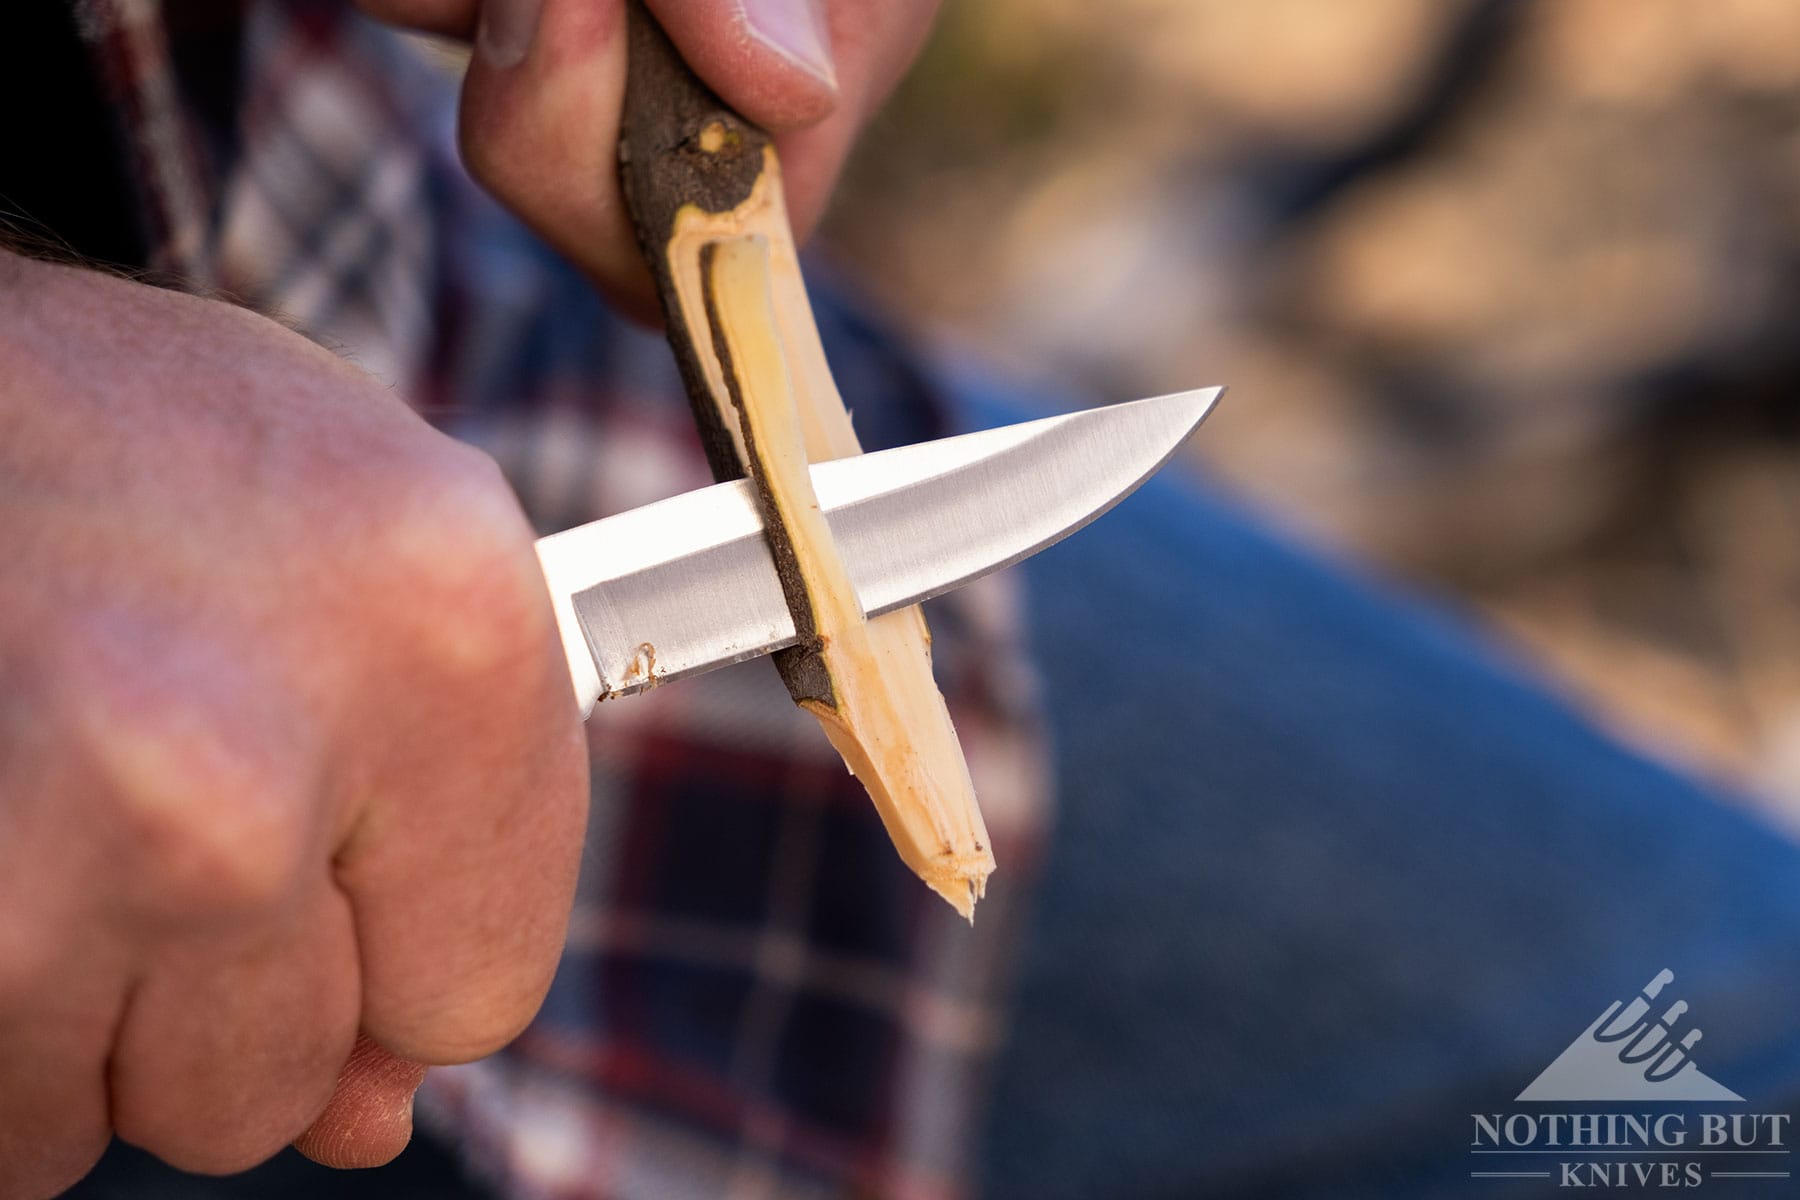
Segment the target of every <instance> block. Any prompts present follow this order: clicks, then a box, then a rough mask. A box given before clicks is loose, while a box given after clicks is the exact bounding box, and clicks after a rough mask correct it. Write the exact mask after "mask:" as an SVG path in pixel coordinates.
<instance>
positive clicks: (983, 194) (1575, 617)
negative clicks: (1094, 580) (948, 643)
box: [823, 0, 1800, 827]
mask: <svg viewBox="0 0 1800 1200" xmlns="http://www.w3.org/2000/svg"><path fill="white" fill-rule="evenodd" d="M823 241H824V242H825V245H826V248H827V253H828V254H829V255H830V256H832V257H835V258H836V259H837V260H838V261H839V262H840V263H842V264H843V266H844V267H845V269H846V270H847V271H849V272H850V273H851V274H853V275H854V276H855V277H856V278H857V280H858V282H859V283H860V284H862V285H863V286H865V287H867V288H870V289H872V290H873V291H874V293H875V295H876V296H877V297H878V298H879V299H880V300H881V301H882V302H883V303H884V304H885V305H886V306H887V307H888V308H889V309H890V310H891V311H892V312H894V313H896V314H898V315H900V316H901V318H902V319H903V320H905V321H906V322H908V323H910V324H911V325H912V326H913V328H914V329H915V331H916V332H918V333H919V334H920V335H921V336H922V337H925V338H928V339H932V340H935V341H939V342H944V343H949V344H950V345H952V346H958V345H962V346H967V345H976V344H978V345H980V346H981V347H982V349H983V351H984V353H990V354H992V353H996V352H997V353H999V354H1001V355H1002V356H1003V358H1005V359H1010V361H1011V365H1013V366H1014V367H1015V368H1023V369H1024V370H1026V371H1027V372H1030V373H1035V374H1039V375H1042V376H1046V377H1053V378H1058V379H1062V380H1066V381H1069V382H1072V383H1075V384H1077V385H1080V386H1083V387H1086V388H1089V389H1091V390H1092V392H1093V393H1094V395H1095V396H1096V397H1097V398H1104V399H1113V400H1116V399H1126V398H1130V397H1135V396H1139V395H1149V394H1152V393H1156V392H1162V391H1172V390H1177V389H1181V388H1187V387H1192V386H1198V385H1202V384H1210V383H1226V384H1229V385H1230V387H1231V395H1230V396H1229V397H1228V400H1227V402H1226V404H1225V405H1223V406H1222V407H1221V409H1220V411H1219V413H1218V415H1217V416H1216V417H1214V418H1213V420H1212V422H1211V423H1210V424H1209V425H1208V428H1207V432H1206V434H1205V436H1203V437H1201V438H1198V439H1196V442H1195V450H1194V453H1196V454H1197V455H1198V456H1199V457H1200V458H1201V459H1202V460H1203V463H1204V469H1205V471H1206V472H1207V473H1208V474H1209V475H1210V477H1211V478H1212V479H1213V480H1215V481H1216V482H1218V483H1219V484H1221V485H1222V486H1225V487H1228V488H1230V489H1232V490H1234V491H1236V492H1237V493H1239V494H1241V495H1243V496H1246V497H1248V498H1249V499H1250V500H1251V501H1252V502H1253V503H1254V504H1255V505H1256V506H1257V507H1258V508H1260V509H1261V510H1262V511H1264V512H1266V513H1271V514H1273V515H1274V516H1275V517H1276V518H1277V519H1278V520H1279V521H1281V522H1283V523H1284V524H1286V525H1287V526H1288V527H1289V528H1290V529H1291V530H1292V531H1294V532H1295V533H1296V534H1297V535H1298V536H1300V537H1303V538H1307V539H1310V540H1312V541H1313V542H1315V543H1316V544H1320V545H1324V546H1326V547H1335V548H1338V549H1340V550H1341V551H1342V552H1343V553H1345V554H1347V555H1350V556H1352V557H1355V558H1357V559H1359V560H1362V561H1365V562H1369V563H1372V564H1374V566H1375V569H1377V570H1379V571H1382V572H1384V573H1386V574H1389V575H1391V576H1397V577H1399V578H1401V579H1404V580H1406V581H1409V582H1410V583H1411V584H1412V585H1413V586H1415V587H1417V588H1420V589H1424V590H1426V591H1429V592H1431V593H1435V594H1437V595H1438V596H1440V597H1445V598H1448V599H1450V600H1451V601H1453V602H1454V603H1456V604H1458V605H1460V606H1462V607H1464V608H1465V609H1467V610H1471V611H1473V612H1474V613H1475V614H1477V616H1478V617H1479V618H1480V619H1481V620H1482V622H1483V623H1484V624H1486V625H1488V626H1490V627H1491V628H1492V629H1493V630H1494V631H1495V635H1494V636H1495V637H1496V638H1497V639H1500V640H1503V641H1504V642H1506V643H1507V644H1509V645H1510V646H1511V647H1513V648H1514V649H1516V650H1517V651H1519V652H1521V653H1522V654H1523V655H1524V656H1525V657H1526V658H1527V659H1528V660H1530V661H1531V662H1532V663H1534V664H1535V665H1536V667H1537V669H1538V670H1540V671H1541V672H1542V673H1543V674H1544V675H1546V676H1547V677H1548V678H1549V679H1550V680H1551V681H1552V682H1553V685H1554V686H1556V687H1558V688H1560V689H1561V690H1562V691H1564V692H1565V694H1567V695H1568V696H1570V697H1572V698H1573V699H1574V700H1575V701H1576V703H1578V704H1580V705H1582V706H1583V707H1585V708H1587V709H1588V710H1589V711H1590V712H1592V713H1593V714H1595V715H1596V716H1597V717H1598V718H1599V719H1600V720H1601V721H1602V722H1604V723H1606V724H1608V725H1610V726H1611V727H1612V728H1613V729H1615V730H1616V731H1617V732H1618V733H1620V734H1621V735H1623V736H1624V737H1626V738H1627V739H1629V740H1631V741H1633V742H1635V743H1636V744H1638V745H1639V746H1641V747H1642V748H1644V749H1646V750H1648V751H1649V752H1650V753H1652V754H1654V755H1656V756H1659V757H1661V758H1663V759H1665V760H1668V761H1671V762H1674V763H1676V764H1677V765H1680V766H1683V767H1685V768H1687V769H1690V770H1698V771H1700V772H1702V773H1704V774H1706V775H1709V776H1711V777H1713V778H1715V779H1720V780H1723V781H1725V782H1727V783H1729V784H1731V785H1733V786H1735V787H1737V788H1739V789H1741V790H1743V791H1744V792H1745V793H1746V794H1748V795H1750V796H1752V797H1753V798H1754V802H1756V803H1758V804H1761V805H1764V806H1766V807H1767V808H1769V809H1770V810H1771V811H1773V812H1775V813H1777V814H1779V815H1780V816H1782V817H1784V818H1785V819H1787V820H1789V821H1790V822H1792V823H1793V824H1794V825H1796V826H1797V827H1800V536H1797V535H1800V409H1797V408H1796V405H1795V395H1796V383H1797V382H1800V336H1796V335H1797V332H1800V323H1797V322H1796V320H1795V318H1794V316H1793V314H1794V313H1796V312H1800V4H1795V3H1793V2H1792V0H1708V3H1706V4H1696V3H1693V2H1692V0H1631V2H1629V3H1620V2H1618V0H1457V2H1450V0H1360V2H1359V3H1357V4H1354V5H1349V4H1343V3H1341V0H1260V2H1259V3H1256V4H1244V3H1240V2H1238V0H1112V2H1111V3H1108V4H1104V5H1100V4H1093V3H1091V2H1089V0H980V2H979V3H970V2H965V3H951V4H949V5H947V6H946V8H945V11H944V14H943V17H942V20H941V23H940V26H939V30H938V33H937V35H936V38H935V40H934V42H933V44H932V46H931V47H930V49H929V50H928V51H927V53H926V56H925V58H924V59H923V60H922V62H921V63H920V64H919V66H918V68H917V69H916V70H915V71H914V73H913V74H912V76H911V77H910V78H909V80H908V81H907V82H906V83H905V84H904V85H903V86H902V89H901V91H900V92H899V93H898V94H897V96H896V97H895V99H894V100H893V102H892V103H891V104H890V106H889V108H888V110H887V112H886V114H885V115H884V116H883V117H882V118H881V119H880V120H879V121H877V122H876V124H875V125H874V127H873V128H872V129H871V131H870V133H869V135H868V136H867V138H866V140H865V142H864V144H863V146H862V148H861V150H860V151H859V154H858V157H857V158H856V160H855V161H854V163H853V164H852V167H851V169H850V171H849V174H848V176H847V178H846V181H845V184H844V186H843V188H842V189H841V191H840V193H839V196H838V199H837V202H836V205H835V208H834V210H833V214H832V216H831V218H830V219H829V221H828V224H827V227H826V231H825V234H824V237H823Z"/></svg>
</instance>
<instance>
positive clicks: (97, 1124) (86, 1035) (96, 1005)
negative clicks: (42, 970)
mask: <svg viewBox="0 0 1800 1200" xmlns="http://www.w3.org/2000/svg"><path fill="white" fill-rule="evenodd" d="M88 969H91V964H81V963H69V964H66V965H65V967H64V970H65V971H66V975H65V976H64V977H65V978H69V979H72V980H80V979H82V978H83V975H81V974H78V972H79V971H82V970H88ZM89 978H91V977H89ZM120 990H122V985H120V986H119V987H107V988H101V989H95V988H92V987H87V988H83V987H79V986H76V987H70V988H68V989H65V990H63V991H61V992H60V993H59V994H58V995H56V996H55V997H54V998H53V1000H54V1003H53V1004H51V1003H44V1002H42V1000H41V999H40V1000H39V1001H38V1002H35V1003H26V1002H25V1001H23V999H22V998H20V997H13V998H11V999H10V1000H7V1001H0V1196H8V1197H15V1196H16V1197H21V1198H23V1200H34V1198H36V1197H48V1196H55V1195H58V1194H60V1193H61V1192H62V1191H63V1190H64V1189H65V1188H68V1187H69V1186H71V1185H72V1184H74V1183H75V1182H76V1180H78V1179H80V1178H81V1177H82V1176H83V1175H86V1174H87V1173H88V1171H89V1170H90V1169H91V1168H92V1167H93V1165H94V1163H95V1162H96V1161H97V1160H98V1159H99V1157H100V1155H101V1153H102V1152H103V1151H104V1150H105V1149H106V1143H107V1139H108V1137H109V1136H110V1134H111V1126H110V1123H109V1121H108V1118H107V1102H106V1055H107V1047H108V1046H109V1044H110V1042H111V1038H112V1031H113V1026H114V1024H115V1022H116V1020H117V1012H118V1005H119V1003H120V997H119V991H120Z"/></svg>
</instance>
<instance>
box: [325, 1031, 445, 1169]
mask: <svg viewBox="0 0 1800 1200" xmlns="http://www.w3.org/2000/svg"><path fill="white" fill-rule="evenodd" d="M424 1082H425V1067H424V1066H422V1065H421V1064H419V1063H416V1062H409V1061H408V1060H406V1059H404V1058H398V1057H396V1056H395V1055H393V1054H390V1053H388V1052H387V1051H386V1050H384V1049H382V1048H381V1047H380V1046H378V1045H377V1044H376V1043H375V1042H374V1041H373V1040H372V1039H370V1038H369V1036H368V1035H367V1034H361V1035H358V1037H357V1039H356V1045H355V1046H354V1047H352V1049H351V1051H350V1058H349V1060H348V1061H346V1062H345V1063H344V1069H343V1071H342V1072H341V1073H340V1074H339V1075H338V1082H337V1090H336V1091H335V1092H333V1093H332V1096H331V1100H330V1102H328V1103H327V1104H326V1105H325V1111H324V1112H322V1113H320V1114H319V1117H318V1119H317V1120H315V1121H314V1122H313V1123H312V1126H311V1127H310V1128H309V1129H307V1131H306V1132H305V1133H303V1134H301V1135H300V1136H299V1137H298V1138H296V1139H294V1149H296V1150H298V1151H300V1153H302V1154H304V1155H306V1157H308V1158H310V1159H312V1160H313V1161H314V1162H316V1163H319V1164H321V1165H323V1166H327V1167H378V1166H381V1165H382V1164H383V1163H385V1162H388V1161H389V1160H391V1159H392V1158H394V1156H395V1155H397V1154H399V1153H400V1152H401V1151H402V1150H404V1149H406V1144H407V1143H408V1142H409V1141H411V1140H412V1117H413V1093H415V1092H417V1091H418V1090H419V1085H420V1084H422V1083H424Z"/></svg>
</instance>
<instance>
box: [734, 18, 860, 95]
mask: <svg viewBox="0 0 1800 1200" xmlns="http://www.w3.org/2000/svg"><path fill="white" fill-rule="evenodd" d="M738 9H739V11H740V12H742V13H743V14H744V25H745V27H746V28H747V29H749V30H750V33H751V36H753V37H755V38H756V40H757V41H759V42H762V43H763V44H764V45H766V46H768V47H769V48H770V49H772V50H774V51H775V52H776V53H777V54H779V55H781V56H782V57H783V58H785V59H787V60H788V61H789V62H791V63H793V64H794V65H795V66H797V67H799V68H800V69H801V70H803V71H805V72H806V73H807V74H809V75H812V76H814V77H815V78H817V79H820V80H822V81H824V82H825V83H827V84H829V85H830V86H831V87H832V88H833V89H834V90H835V89H836V88H837V69H836V68H835V67H834V66H832V62H831V33H830V31H829V30H828V29H826V27H825V15H824V13H823V12H821V11H820V9H819V5H818V4H817V2H816V0H738Z"/></svg>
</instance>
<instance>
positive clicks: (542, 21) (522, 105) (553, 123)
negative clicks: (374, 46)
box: [359, 0, 938, 320]
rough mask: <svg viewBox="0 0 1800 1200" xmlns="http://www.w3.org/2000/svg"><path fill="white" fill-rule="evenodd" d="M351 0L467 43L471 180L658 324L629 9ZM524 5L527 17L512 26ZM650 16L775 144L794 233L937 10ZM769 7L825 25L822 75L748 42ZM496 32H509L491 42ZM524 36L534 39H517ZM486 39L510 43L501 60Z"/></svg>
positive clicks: (719, 0)
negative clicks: (634, 228) (636, 182)
mask: <svg viewBox="0 0 1800 1200" xmlns="http://www.w3.org/2000/svg"><path fill="white" fill-rule="evenodd" d="M359 4H360V6H361V7H362V8H363V9H364V10H365V11H367V12H369V13H371V14H372V15H374V16H377V17H380V18H382V19H383V20H388V21H392V22H395V23H397V24H401V25H406V26H409V27H411V28H414V29H420V30H426V31H432V32H437V33H447V34H451V35H453V36H463V37H470V38H472V39H473V43H474V50H473V53H472V54H471V56H470V65H469V71H468V74H467V76H466V77H465V79H464V83H463V98H462V117H461V145H462V153H463V159H464V161H465V162H466V163H467V164H468V167H469V170H470V172H471V173H472V174H473V175H474V176H475V177H476V178H477V179H479V180H480V181H481V182H482V183H483V185H485V186H486V187H487V188H488V190H490V191H491V192H493V193H494V195H496V196H498V197H499V198H500V199H501V200H502V201H504V202H505V203H506V204H507V205H508V206H509V207H510V208H512V209H513V210H514V211H515V212H516V213H518V214H519V215H520V216H521V217H523V218H524V219H525V220H526V222H528V223H529V224H530V225H531V226H532V227H533V228H534V229H536V230H537V232H538V233H540V234H541V235H543V236H544V237H545V239H546V240H548V241H549V242H550V243H551V244H552V245H554V246H555V247H556V248H557V249H558V250H560V251H561V252H562V253H563V254H564V255H566V256H567V257H568V258H569V259H570V260H572V261H573V262H574V263H576V265H578V266H580V267H581V268H582V269H583V270H584V271H585V272H586V273H587V274H588V276H589V277H590V278H592V279H593V280H594V282H595V283H596V284H597V285H598V286H599V287H600V288H601V290H602V291H604V292H605V293H606V294H607V295H608V297H609V298H610V299H612V301H613V302H614V303H615V304H616V305H617V306H618V307H620V308H622V309H623V310H624V311H626V312H628V313H631V314H632V315H634V316H636V317H639V318H640V319H644V320H654V319H655V312H656V305H655V296H654V292H653V290H652V287H651V283H650V277H649V273H648V272H647V271H646V270H645V268H644V264H643V259H642V257H641V256H640V254H639V251H638V248H637V243H636V241H635V240H634V239H633V238H632V235H631V226H630V221H629V218H628V216H627V213H626V209H625V202H624V199H623V197H622V196H621V195H620V192H619V180H618V165H617V164H618V129H619V114H620V111H621V109H622V106H623V103H624V95H625V9H624V0H537V3H536V4H535V5H534V4H533V2H532V0H514V2H513V3H510V4H499V3H496V2H494V0H490V5H489V7H488V9H487V11H486V12H485V14H484V12H483V11H482V10H481V8H480V6H478V5H477V3H476V2H475V0H359ZM521 7H522V8H523V9H524V10H526V13H525V16H524V17H523V18H519V17H517V16H516V15H515V14H516V13H517V11H518V10H519V9H520V8H521ZM647 7H648V8H649V9H650V10H651V12H652V13H654V14H655V16H656V18H657V20H658V21H659V22H660V23H661V24H662V26H663V28H664V29H665V30H666V31H667V32H668V34H669V37H670V39H671V40H672V41H674V43H675V45H676V47H677V49H679V50H680V51H681V53H682V56H683V57H684V58H686V59H687V61H688V62H689V64H691V65H692V66H693V67H694V69H695V70H696V71H697V72H698V73H699V74H700V76H701V77H702V78H703V79H705V80H706V82H707V83H709V84H710V85H711V86H712V87H713V89H714V90H715V91H717V92H718V93H719V95H720V96H721V97H722V98H724V99H725V100H726V101H727V102H728V103H730V104H732V105H734V106H735V107H736V108H737V109H738V111H739V112H741V113H743V115H744V116H746V117H748V118H749V119H750V120H752V121H756V122H758V123H759V124H761V125H762V126H763V127H764V128H766V129H768V130H769V131H770V132H772V133H773V134H774V135H775V143H776V147H777V149H778V151H779V153H780V155H781V166H782V175H783V182H784V185H785V189H786V193H787V203H788V213H789V216H790V217H791V219H792V220H793V223H794V229H795V233H796V234H797V235H798V236H800V237H802V238H804V237H805V236H806V235H807V234H808V233H809V232H810V231H811V230H812V228H813V227H814V226H815V225H816V224H817V223H818V221H819V218H820V217H821V216H822V215H823V214H824V211H825V206H826V202H827V200H828V199H829V197H830V193H831V188H832V185H833V184H834V183H835V182H836V180H837V176H838V173H839V171H840V170H841V168H842V167H843V164H844V159H845V157H846V156H847V155H848V154H849V152H850V148H851V145H852V143H853V142H854V141H855V138H856V135H857V133H858V131H860V130H861V129H862V127H863V125H864V124H865V123H866V122H867V121H868V119H869V117H870V116H871V115H872V114H873V112H874V110H875V109H876V108H877V107H878V106H879V105H880V104H881V102H882V101H883V100H885V99H886V98H887V96H888V93H889V92H891V91H892V90H893V87H894V85H895V84H896V83H897V82H898V81H899V79H900V77H901V75H902V74H903V73H904V72H905V70H906V68H907V66H908V65H909V64H910V63H911V62H912V60H913V58H914V57H915V56H916V55H917V53H918V51H919V48H920V46H921V45H922V44H923V42H924V40H925V36H926V34H927V33H928V32H929V31H930V27H931V22H932V18H933V17H934V16H935V15H936V12H937V8H938V0H820V2H819V3H817V4H813V3H809V0H648V3H647ZM534 9H535V12H534V11H533V10H534ZM771 10H773V11H774V12H775V13H777V14H780V15H782V16H783V17H784V19H783V20H782V21H771V20H770V19H769V17H768V16H767V15H764V16H763V17H762V23H763V24H764V25H769V26H784V27H791V26H792V25H793V24H795V23H802V22H804V21H805V20H806V16H805V14H806V13H807V12H811V13H813V14H815V15H816V17H817V19H818V20H819V21H820V22H821V24H822V26H823V27H827V28H828V29H829V35H828V37H826V36H821V38H820V44H821V45H822V44H823V43H824V42H825V41H827V40H828V41H829V64H828V65H827V66H826V68H825V71H826V72H827V73H828V75H829V78H827V77H825V76H824V75H822V74H821V73H820V71H819V70H818V69H814V68H808V67H807V66H805V65H803V64H802V62H801V61H799V59H798V58H797V56H796V55H794V54H791V53H784V52H783V51H781V50H780V49H779V48H778V47H777V45H776V44H775V41H776V39H774V38H770V37H765V36H761V35H759V34H758V33H757V32H756V30H757V24H758V14H768V13H769V12H770V11H771ZM501 13H504V14H506V15H505V16H501V15H499V14H501ZM534 16H535V20H532V17H534ZM496 25H498V26H499V27H501V28H503V29H505V30H506V31H507V35H506V36H505V37H498V38H497V37H496V36H495V35H494V34H493V29H494V28H495V27H496ZM521 28H524V29H528V30H529V31H530V32H529V36H523V37H522V36H519V35H518V34H517V33H516V31H517V30H519V29H521ZM789 38H790V40H791V34H790V35H789ZM496 41H501V42H504V43H505V44H504V45H502V47H501V49H500V52H499V53H496V52H495V51H494V43H495V42H496Z"/></svg>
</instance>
